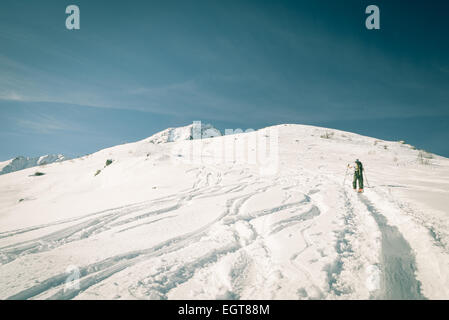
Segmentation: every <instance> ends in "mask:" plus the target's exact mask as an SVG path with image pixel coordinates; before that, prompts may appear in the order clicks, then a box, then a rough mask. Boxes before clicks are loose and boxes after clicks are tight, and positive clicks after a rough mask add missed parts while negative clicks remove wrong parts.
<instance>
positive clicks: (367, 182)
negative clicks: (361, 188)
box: [363, 169, 371, 188]
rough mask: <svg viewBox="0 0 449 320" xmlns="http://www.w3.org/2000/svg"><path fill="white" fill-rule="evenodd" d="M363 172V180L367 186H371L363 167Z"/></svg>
mask: <svg viewBox="0 0 449 320" xmlns="http://www.w3.org/2000/svg"><path fill="white" fill-rule="evenodd" d="M363 174H364V175H365V180H366V184H367V185H368V188H371V186H370V185H369V181H368V177H367V176H366V172H365V169H363Z"/></svg>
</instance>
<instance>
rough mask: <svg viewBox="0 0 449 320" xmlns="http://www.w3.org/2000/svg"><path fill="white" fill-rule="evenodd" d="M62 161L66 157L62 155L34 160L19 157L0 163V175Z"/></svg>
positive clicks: (46, 156) (51, 155)
mask: <svg viewBox="0 0 449 320" xmlns="http://www.w3.org/2000/svg"><path fill="white" fill-rule="evenodd" d="M64 160H66V157H64V156H63V155H62V154H55V155H53V154H50V155H45V156H41V157H36V158H29V157H23V156H20V157H17V158H14V159H11V160H8V161H4V162H0V175H1V174H7V173H11V172H14V171H19V170H23V169H27V168H32V167H37V166H42V165H46V164H50V163H54V162H61V161H64Z"/></svg>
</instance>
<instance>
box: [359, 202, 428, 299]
mask: <svg viewBox="0 0 449 320" xmlns="http://www.w3.org/2000/svg"><path fill="white" fill-rule="evenodd" d="M359 197H360V199H361V201H362V202H363V203H364V204H365V205H366V207H367V209H368V210H369V212H370V213H371V214H372V215H373V217H374V219H375V220H376V222H377V224H378V226H379V229H380V232H381V233H382V253H381V257H382V260H381V263H382V274H383V281H382V282H383V291H384V294H383V296H382V298H384V299H394V300H398V299H423V298H424V297H423V296H422V294H421V288H420V286H421V284H420V283H419V281H417V280H416V278H415V272H416V262H415V257H414V255H413V252H412V250H411V248H410V245H409V244H408V243H407V241H406V240H405V239H404V237H403V236H402V234H401V233H400V232H399V230H398V229H397V228H396V227H392V226H390V225H388V222H387V219H386V218H385V217H384V216H383V215H382V214H380V213H379V212H378V211H377V209H376V208H375V207H374V205H373V204H372V202H371V201H369V200H368V198H366V197H365V196H363V195H359Z"/></svg>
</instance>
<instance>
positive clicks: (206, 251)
mask: <svg viewBox="0 0 449 320" xmlns="http://www.w3.org/2000/svg"><path fill="white" fill-rule="evenodd" d="M272 129H273V128H268V129H263V130H260V131H259V132H254V133H246V134H238V135H234V136H232V137H231V138H232V139H233V141H237V142H239V141H242V142H244V143H248V141H250V140H249V139H250V138H251V137H253V136H252V135H261V136H269V135H270V134H273V131H270V130H272ZM274 129H276V130H278V134H279V139H278V143H279V159H278V165H279V167H278V170H276V171H275V172H273V173H270V174H261V170H260V166H259V165H258V164H253V163H247V162H245V161H240V160H239V159H237V161H234V162H226V163H213V162H211V159H213V154H214V152H215V153H217V152H216V150H219V146H220V144H221V143H222V142H223V141H224V139H225V138H224V137H218V138H213V139H204V140H202V141H200V142H195V143H200V145H201V147H202V148H203V150H202V154H203V155H204V156H205V159H206V160H204V161H203V162H202V163H191V162H189V161H186V160H188V153H187V152H186V150H188V148H190V147H191V146H192V144H193V143H194V142H192V141H188V140H187V141H174V140H176V139H175V137H187V138H188V137H189V132H184V131H183V129H182V128H181V129H179V130H171V131H170V130H168V131H164V132H163V133H161V134H160V135H155V136H152V137H150V138H148V139H145V140H142V141H139V142H136V143H133V144H126V145H122V146H117V147H114V148H110V149H105V150H102V151H100V152H98V153H95V154H93V155H89V156H86V157H83V158H80V159H74V160H69V161H65V162H63V163H58V164H52V165H47V166H44V167H40V168H39V170H40V171H45V175H44V176H41V177H30V174H29V173H30V171H32V170H33V169H29V170H24V171H18V172H15V173H10V174H7V175H3V176H1V177H0V191H1V192H0V203H1V206H0V221H1V223H0V273H1V274H2V277H1V278H0V289H1V290H0V298H1V299H223V298H225V299H424V298H449V292H448V289H447V288H449V273H448V270H449V268H448V266H449V252H448V250H447V248H448V247H449V241H448V240H449V224H448V223H447V222H446V220H447V219H446V220H445V219H444V215H443V214H440V212H439V211H438V210H435V208H432V207H428V206H427V202H418V203H417V202H414V201H413V199H412V197H409V196H408V193H409V192H414V190H415V188H417V189H418V190H419V188H420V185H421V184H423V183H424V182H423V181H426V179H433V180H432V181H438V180H437V179H438V178H441V177H444V176H449V174H448V172H449V170H448V168H449V165H448V161H447V159H445V158H435V159H434V160H433V161H434V162H435V165H434V166H433V167H431V168H432V170H434V171H435V172H434V173H432V172H431V173H430V174H429V172H428V167H426V168H424V167H422V165H420V164H415V163H413V159H414V157H416V150H413V149H411V148H409V147H407V146H404V145H402V144H399V143H394V142H385V141H381V142H378V141H380V140H376V139H372V138H368V137H362V136H358V135H355V134H351V133H347V132H340V131H337V130H335V131H334V132H335V133H334V135H333V136H332V139H327V138H322V136H323V132H328V130H331V129H323V128H317V127H309V126H296V125H285V126H284V125H283V126H277V127H274ZM174 133H176V134H174ZM227 139H229V137H227ZM169 141H173V142H169ZM167 142H169V143H167ZM384 145H388V148H385V147H384ZM390 153H391V156H394V157H396V158H397V161H393V164H392V163H390V162H389V161H390V160H388V161H386V160H384V159H385V158H388V157H390ZM355 158H360V159H361V160H362V161H363V162H364V165H365V168H368V170H370V183H371V185H374V186H375V187H373V188H368V189H367V190H366V192H365V194H363V195H358V194H355V193H353V192H352V191H350V192H348V191H346V190H347V189H348V188H350V187H349V185H348V186H343V187H342V185H341V182H342V181H343V178H344V176H343V175H344V169H345V168H346V164H347V162H349V161H352V160H354V159H355ZM107 159H112V160H113V162H112V164H110V165H105V161H106V160H107ZM99 169H101V172H100V173H99V174H95V173H96V172H97V170H99ZM411 172H413V176H415V177H416V180H413V181H409V180H406V179H404V177H409V176H410V173H411ZM73 176H76V177H77V179H73ZM401 179H402V180H401ZM380 181H381V182H382V183H379V182H380ZM444 181H445V180H444V179H443V180H442V182H441V183H440V184H439V185H438V186H435V187H436V190H437V191H435V192H434V193H432V194H431V196H432V197H433V198H432V199H439V198H438V197H440V196H441V197H442V199H444V197H445V196H446V193H447V191H449V190H448V189H449V188H448V185H447V184H445V182H444ZM392 186H403V187H401V188H400V190H398V191H396V190H397V189H399V188H394V187H392ZM399 191H400V192H402V193H398V192H399ZM13 195H14V196H13ZM435 203H436V202H435V201H433V202H432V204H435ZM419 205H422V206H419ZM75 278H79V282H77V281H75V282H72V280H73V279H75Z"/></svg>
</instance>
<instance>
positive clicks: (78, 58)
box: [0, 0, 449, 160]
mask: <svg viewBox="0 0 449 320" xmlns="http://www.w3.org/2000/svg"><path fill="white" fill-rule="evenodd" d="M69 4H76V5H78V6H79V8H80V11H81V29H80V30H72V31H69V30H67V29H66V28H65V18H66V14H65V8H66V6H67V5H69ZM369 4H376V5H378V6H379V7H380V11H381V15H380V17H381V30H374V31H373V30H367V29H366V28H365V18H366V14H365V8H366V6H367V5H369ZM0 6H1V9H0V43H1V45H0V160H6V159H9V158H12V157H15V156H17V155H26V156H37V155H42V154H48V153H64V154H67V155H69V156H78V155H84V154H87V153H91V152H94V151H97V150H99V149H102V148H105V147H109V146H113V145H116V144H120V143H123V142H131V141H135V140H138V139H143V138H145V137H147V136H150V135H151V134H153V133H155V132H157V131H159V130H162V129H164V128H166V127H170V126H180V125H186V124H189V123H191V122H192V121H194V120H201V121H203V122H209V123H212V124H213V125H215V126H217V127H218V128H220V129H224V128H242V129H246V128H255V129H257V128H261V127H264V126H267V125H273V124H279V123H301V124H313V125H320V126H328V127H333V128H338V129H342V130H349V131H354V132H358V133H362V134H366V135H370V136H375V137H378V138H383V139H391V140H406V141H407V142H409V143H411V144H414V145H416V146H418V147H420V148H424V149H427V150H429V151H432V152H435V153H438V154H441V155H445V156H448V157H449V144H448V143H447V141H448V139H449V44H448V40H447V39H448V31H449V22H448V21H449V19H448V17H447V14H448V12H449V10H448V9H449V2H447V1H438V0H435V1H423V0H411V1H398V0H388V1H385V0H371V1H363V0H344V1H343V0H342V1H335V0H328V1H324V0H316V1H311V0H308V1H292V2H288V1H262V0H258V1H245V0H239V1H232V0H231V1H212V0H210V1H187V0H184V1H167V0H165V1H126V2H125V1H100V0H89V1H85V0H73V1H61V0H54V1H50V0H42V1H31V0H29V1H25V0H22V1H17V0H3V1H2V3H1V5H0Z"/></svg>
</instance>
